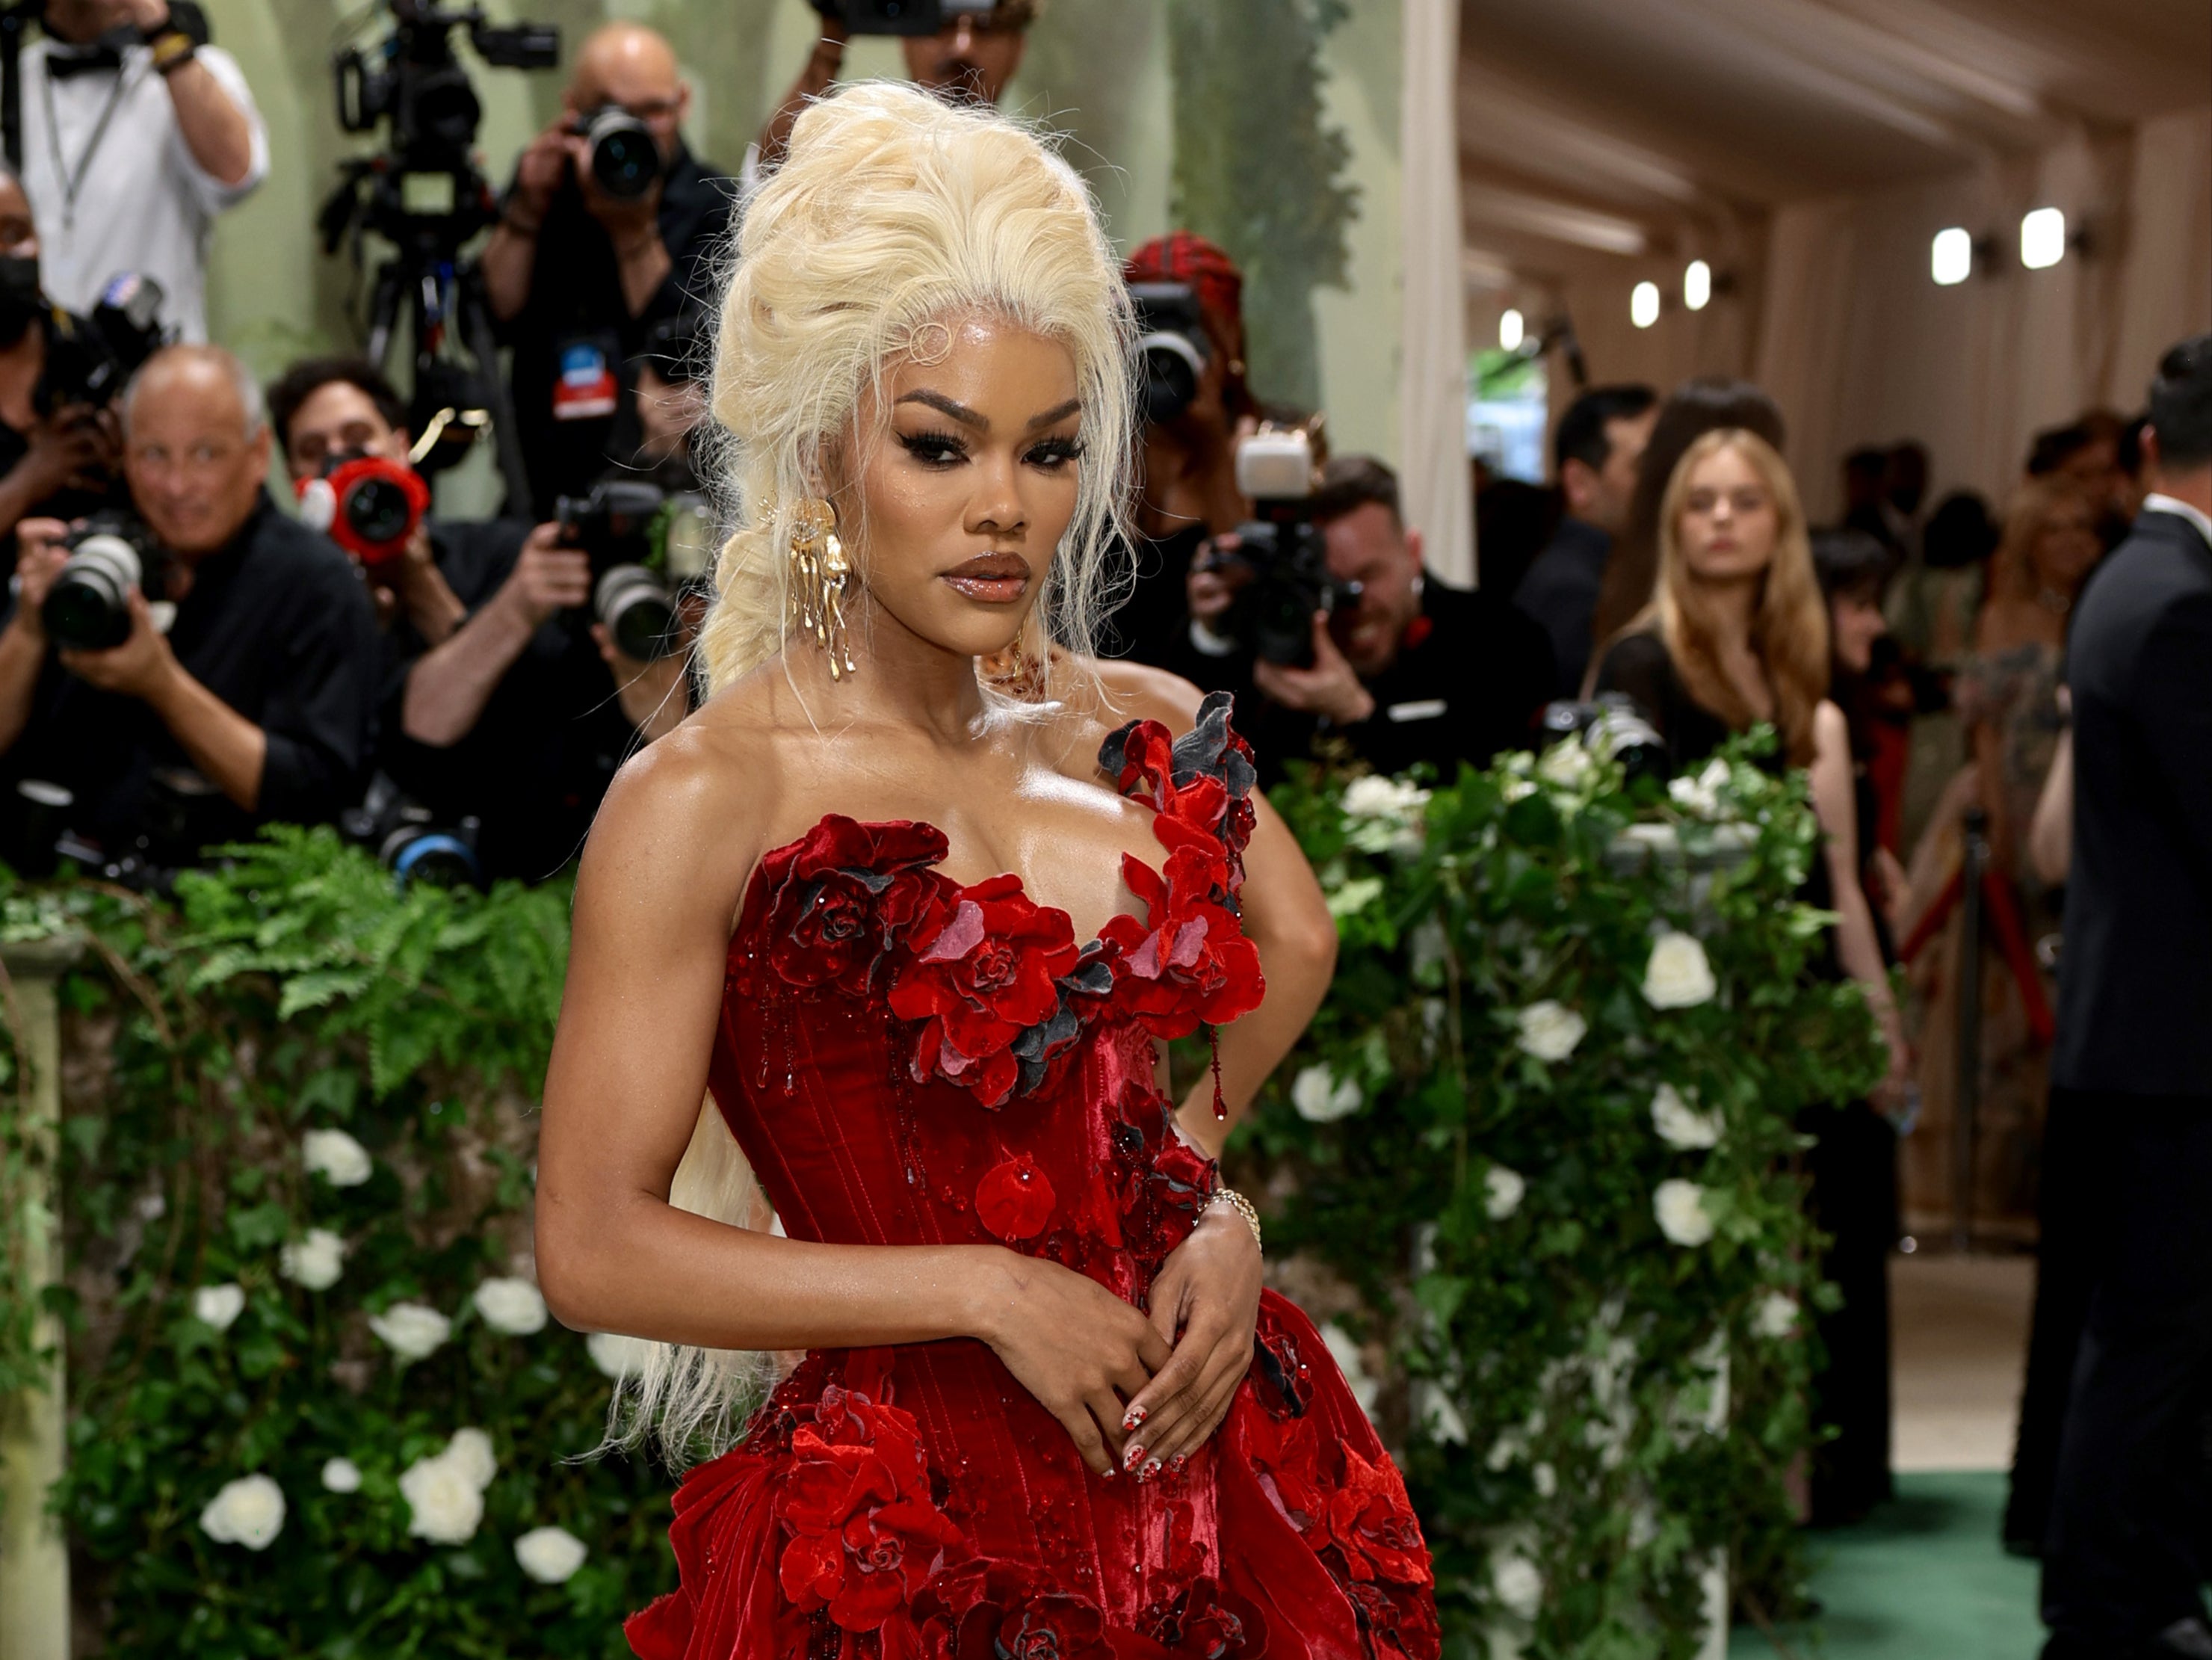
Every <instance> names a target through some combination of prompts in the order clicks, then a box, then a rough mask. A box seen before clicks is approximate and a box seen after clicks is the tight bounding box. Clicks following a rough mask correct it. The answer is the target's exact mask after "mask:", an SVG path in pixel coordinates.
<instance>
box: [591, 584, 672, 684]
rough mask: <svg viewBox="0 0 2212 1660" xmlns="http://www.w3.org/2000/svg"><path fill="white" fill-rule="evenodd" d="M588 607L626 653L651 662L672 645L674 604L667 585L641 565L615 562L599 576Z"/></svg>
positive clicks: (666, 651) (642, 660) (666, 653)
mask: <svg viewBox="0 0 2212 1660" xmlns="http://www.w3.org/2000/svg"><path fill="white" fill-rule="evenodd" d="M592 614H593V615H594V616H595V617H598V618H599V623H600V625H601V626H602V627H604V628H605V629H606V631H607V632H608V633H609V634H610V635H613V636H614V642H615V644H616V646H617V648H619V649H620V650H621V651H622V653H623V655H624V656H626V657H634V658H636V659H637V660H639V661H641V662H651V661H653V660H654V659H656V658H661V657H665V656H667V655H668V654H669V652H670V650H671V648H672V647H673V644H674V635H675V632H676V606H675V604H674V602H673V601H672V600H671V599H670V597H669V593H668V585H667V584H666V583H665V582H664V581H661V580H660V578H659V575H657V574H655V573H654V572H653V571H650V570H648V569H646V568H645V567H644V566H643V565H617V566H616V567H615V568H614V569H612V570H611V571H609V572H607V573H606V575H604V576H602V577H600V578H599V582H598V585H597V586H596V587H593V588H592Z"/></svg>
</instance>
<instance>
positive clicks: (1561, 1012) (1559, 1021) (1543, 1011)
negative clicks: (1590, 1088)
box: [1513, 997, 1589, 1061]
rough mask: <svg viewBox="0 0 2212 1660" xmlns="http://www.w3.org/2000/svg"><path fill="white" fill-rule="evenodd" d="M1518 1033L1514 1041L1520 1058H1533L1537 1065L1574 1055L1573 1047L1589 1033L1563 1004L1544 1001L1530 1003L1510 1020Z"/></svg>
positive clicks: (1586, 1025) (1584, 1021)
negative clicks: (1517, 1045) (1519, 1049)
mask: <svg viewBox="0 0 2212 1660" xmlns="http://www.w3.org/2000/svg"><path fill="white" fill-rule="evenodd" d="M1513 1018H1514V1023H1515V1024H1516V1025H1518V1026H1519V1027H1520V1029H1521V1036H1520V1037H1519V1039H1518V1040H1517V1041H1518V1043H1519V1044H1520V1048H1521V1050H1522V1053H1523V1054H1524V1055H1534V1056H1535V1057H1536V1058H1537V1059H1538V1060H1539V1061H1564V1060H1565V1059H1566V1058H1567V1057H1568V1056H1569V1055H1572V1054H1573V1053H1574V1052H1575V1045H1576V1044H1577V1043H1581V1042H1582V1041H1583V1033H1584V1032H1586V1031H1589V1021H1587V1020H1585V1019H1583V1018H1582V1016H1581V1015H1579V1014H1577V1013H1576V1012H1574V1011H1573V1010H1572V1009H1571V1008H1569V1007H1568V1006H1566V1005H1565V1003H1562V1002H1559V1000H1557V999H1554V998H1550V997H1547V998H1545V999H1544V1000H1542V1001H1541V1002H1537V1003H1531V1004H1529V1005H1528V1007H1527V1008H1525V1009H1523V1010H1522V1011H1521V1012H1520V1013H1518V1014H1516V1015H1515V1016H1514V1017H1513Z"/></svg>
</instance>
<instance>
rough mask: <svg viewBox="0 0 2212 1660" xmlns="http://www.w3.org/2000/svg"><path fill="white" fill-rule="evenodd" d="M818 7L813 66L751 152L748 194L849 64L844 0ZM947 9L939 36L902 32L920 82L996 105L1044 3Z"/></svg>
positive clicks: (1009, 1)
mask: <svg viewBox="0 0 2212 1660" xmlns="http://www.w3.org/2000/svg"><path fill="white" fill-rule="evenodd" d="M813 4H814V9H815V10H817V12H820V13H821V14H822V33H820V34H819V35H818V36H817V37H816V40H815V42H814V49H813V51H812V52H810V53H809V54H808V55H807V59H806V67H805V69H803V70H800V71H799V79H798V80H796V81H794V82H792V86H791V90H790V91H788V92H787V93H786V94H784V95H783V101H782V102H781V104H778V105H777V106H776V108H775V114H773V115H771V116H769V119H768V125H766V126H764V127H763V128H762V129H761V134H760V137H758V138H757V139H756V140H755V141H754V142H753V145H752V148H751V149H749V150H747V151H746V152H745V164H744V173H743V178H744V188H745V189H746V191H748V192H750V190H751V189H752V187H753V184H754V182H755V181H756V180H757V179H758V178H759V177H760V175H761V174H762V173H764V172H769V171H773V170H774V168H775V166H776V164H777V163H778V162H780V161H782V160H783V152H784V150H785V149H786V147H787V146H788V145H789V143H791V128H792V124H793V122H795V121H797V120H798V119H799V112H800V111H801V110H803V109H805V107H806V106H807V105H808V104H809V103H811V101H812V100H815V99H817V98H820V97H822V96H823V94H826V93H828V92H829V88H830V87H831V86H832V85H833V84H835V82H836V79H837V74H838V71H839V70H842V69H843V68H844V66H845V46H846V43H847V42H848V40H851V39H852V30H851V29H850V27H848V25H847V23H846V21H845V15H846V7H845V4H844V0H813ZM944 10H945V25H944V27H942V28H940V29H939V30H938V31H937V32H936V33H934V34H902V35H901V36H900V37H899V46H900V48H901V50H902V52H904V53H905V56H906V72H907V74H908V76H909V77H910V78H911V79H912V80H913V82H914V83H915V85H916V86H919V87H926V88H928V89H929V90H930V91H932V92H933V93H936V94H939V96H940V97H945V98H953V99H958V100H964V101H967V102H970V103H976V104H984V105H990V106H995V105H996V104H997V103H998V101H999V100H1000V98H1001V97H1003V96H1005V94H1006V82H1009V81H1011V80H1012V79H1013V78H1014V71H1015V70H1018V69H1019V68H1020V67H1021V66H1022V50H1023V48H1024V46H1026V45H1027V44H1028V40H1029V27H1030V24H1031V23H1032V22H1034V21H1036V11H1037V9H1036V0H971V3H970V4H969V5H965V6H963V5H960V4H957V3H955V4H953V5H948V6H946V7H945V8H944Z"/></svg>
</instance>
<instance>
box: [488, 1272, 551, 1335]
mask: <svg viewBox="0 0 2212 1660" xmlns="http://www.w3.org/2000/svg"><path fill="white" fill-rule="evenodd" d="M469 1300H470V1301H471V1303H473V1304H476V1310H477V1314H478V1315H480V1316H483V1323H484V1324H486V1325H487V1326H489V1327H490V1328H491V1329H493V1330H494V1331H497V1332H504V1333H506V1334H507V1335H508V1336H510V1337H528V1336H531V1335H533V1334H535V1333H538V1332H541V1331H543V1330H544V1329H545V1321H546V1310H545V1298H544V1295H543V1294H542V1293H541V1292H539V1291H538V1287H537V1286H533V1285H532V1284H531V1283H530V1281H528V1280H513V1279H505V1278H501V1279H494V1280H485V1281H484V1282H483V1284H482V1285H480V1286H477V1288H476V1291H475V1292H473V1293H472V1294H471V1297H470V1298H469Z"/></svg>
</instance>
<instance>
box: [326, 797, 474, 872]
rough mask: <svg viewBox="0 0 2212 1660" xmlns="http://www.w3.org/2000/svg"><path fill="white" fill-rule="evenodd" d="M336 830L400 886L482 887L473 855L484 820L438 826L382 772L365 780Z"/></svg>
mask: <svg viewBox="0 0 2212 1660" xmlns="http://www.w3.org/2000/svg"><path fill="white" fill-rule="evenodd" d="M338 828H339V829H340V830H343V831H344V832H345V833H346V835H347V836H349V837H351V838H352V839H353V840H354V841H356V842H360V843H361V844H362V846H363V847H366V848H370V849H371V850H372V851H374V853H375V854H376V858H377V862H378V863H380V864H381V865H382V866H384V868H385V869H386V870H388V871H390V872H391V873H392V879H393V880H394V881H396V882H397V883H398V885H400V886H402V887H404V886H405V885H407V884H408V883H410V882H428V884H430V885H432V886H433V887H441V888H459V887H482V886H483V860H482V859H481V858H480V857H478V855H477V837H478V836H479V835H480V834H481V833H482V831H483V820H481V819H479V818H476V817H475V816H474V815H472V814H470V815H465V816H463V817H462V818H459V819H457V820H456V821H454V822H453V823H452V824H441V823H440V822H439V815H438V814H436V813H435V812H432V811H431V810H430V809H429V808H428V807H426V806H423V805H422V803H421V802H419V801H416V800H412V799H411V798H410V797H409V796H408V795H407V794H405V793H404V792H403V791H402V790H401V789H400V788H399V787H398V785H397V784H395V783H393V782H392V780H391V779H390V778H389V777H388V776H387V775H385V774H383V773H381V772H380V773H378V774H377V775H376V776H375V777H374V778H372V779H371V780H369V784H368V794H367V795H365V796H364V797H362V802H361V805H360V806H355V807H348V808H347V809H346V810H345V811H344V812H342V813H340V814H339V815H338Z"/></svg>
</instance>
